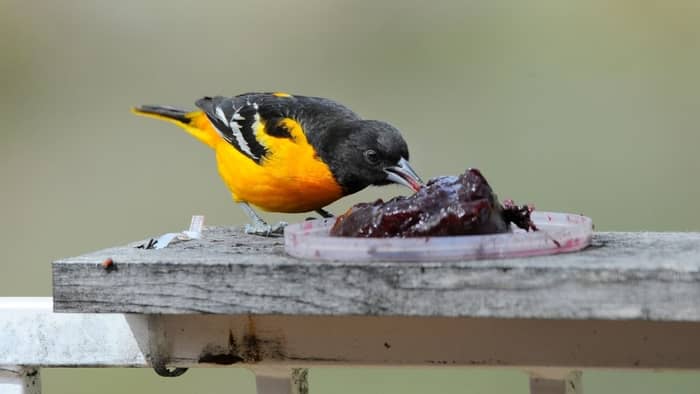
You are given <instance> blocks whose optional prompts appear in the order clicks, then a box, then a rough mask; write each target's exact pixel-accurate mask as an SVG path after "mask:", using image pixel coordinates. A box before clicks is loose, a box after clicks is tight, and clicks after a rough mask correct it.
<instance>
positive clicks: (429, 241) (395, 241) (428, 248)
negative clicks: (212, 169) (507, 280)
mask: <svg viewBox="0 0 700 394" xmlns="http://www.w3.org/2000/svg"><path fill="white" fill-rule="evenodd" d="M532 221H533V222H534V223H535V225H537V227H538V228H539V229H540V231H531V232H526V231H524V230H520V229H516V230H513V231H512V232H510V233H503V234H492V235H461V236H448V237H416V238H353V237H332V236H330V234H329V231H330V228H331V227H332V226H333V223H334V222H335V219H334V218H330V219H323V220H309V221H306V222H302V223H297V224H291V225H289V226H287V227H286V228H285V230H284V249H285V251H286V252H287V253H289V254H290V255H292V256H294V257H299V258H305V259H313V260H343V261H447V260H451V261H464V260H482V259H499V258H510V257H525V256H540V255H549V254H557V253H565V252H574V251H577V250H581V249H583V248H585V247H587V246H588V245H590V243H591V237H592V234H593V223H592V221H591V219H590V218H588V217H586V216H583V215H576V214H569V213H557V212H538V211H536V212H533V213H532Z"/></svg>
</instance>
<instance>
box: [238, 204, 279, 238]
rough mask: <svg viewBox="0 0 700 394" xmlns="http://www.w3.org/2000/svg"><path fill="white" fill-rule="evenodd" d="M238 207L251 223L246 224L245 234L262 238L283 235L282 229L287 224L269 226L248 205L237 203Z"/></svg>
mask: <svg viewBox="0 0 700 394" xmlns="http://www.w3.org/2000/svg"><path fill="white" fill-rule="evenodd" d="M238 205H240V206H241V208H243V211H245V213H246V215H248V217H249V218H250V220H251V221H252V222H253V223H252V224H246V226H245V230H244V231H245V233H246V234H253V235H262V236H264V237H277V236H280V235H282V234H284V228H285V227H286V226H287V223H285V222H279V223H277V224H275V225H274V226H270V225H269V224H267V223H266V222H265V221H264V220H263V218H261V217H260V215H258V214H257V213H256V212H255V210H253V208H251V207H250V205H248V203H245V202H241V203H238Z"/></svg>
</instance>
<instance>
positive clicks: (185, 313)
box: [0, 228, 700, 394]
mask: <svg viewBox="0 0 700 394" xmlns="http://www.w3.org/2000/svg"><path fill="white" fill-rule="evenodd" d="M144 243H146V244H147V242H139V243H135V244H132V245H127V246H124V247H118V248H112V249H106V250H103V251H99V252H94V253H90V254H87V255H84V256H80V257H75V258H69V259H64V260H59V261H56V262H54V264H53V274H54V298H53V299H50V298H0V365H4V367H1V368H0V371H1V372H0V393H3V394H4V393H38V392H39V387H40V381H39V369H40V368H45V367H94V366H123V367H149V368H154V369H155V370H156V371H157V372H158V373H159V374H161V375H171V376H176V375H179V374H181V373H183V372H184V371H185V370H186V368H191V367H204V366H240V367H245V368H249V369H251V370H252V371H253V372H254V373H255V374H256V382H257V387H258V392H259V393H265V394H269V393H290V392H292V393H304V392H308V389H309V388H308V381H307V379H306V376H307V369H308V368H315V367H323V366H412V367H424V368H445V367H462V368H469V367H479V368H483V367H497V368H510V369H513V368H515V369H520V370H524V371H526V372H528V373H529V374H530V376H531V379H530V387H531V392H533V393H581V392H582V384H581V380H582V371H583V372H585V370H586V369H600V368H604V369H617V368H620V369H648V370H659V369H700V340H698V339H699V336H700V334H699V333H700V303H698V300H700V233H598V234H596V235H595V236H594V239H593V245H592V246H591V247H590V248H588V249H586V250H585V251H582V252H579V253H572V254H565V255H558V256H549V257H536V258H524V259H508V260H491V261H472V262H426V263H348V262H317V261H301V260H298V259H294V258H290V257H288V256H286V255H285V254H284V252H283V249H282V243H281V240H280V239H265V238H260V237H253V236H247V235H244V234H241V233H240V232H239V231H238V230H236V229H232V228H212V229H208V230H206V231H205V232H204V237H203V238H202V239H200V240H190V241H185V242H180V243H176V244H173V245H171V246H169V247H167V248H165V249H159V250H152V249H147V248H142V247H139V246H141V245H143V244H144ZM311 390H312V391H313V388H311Z"/></svg>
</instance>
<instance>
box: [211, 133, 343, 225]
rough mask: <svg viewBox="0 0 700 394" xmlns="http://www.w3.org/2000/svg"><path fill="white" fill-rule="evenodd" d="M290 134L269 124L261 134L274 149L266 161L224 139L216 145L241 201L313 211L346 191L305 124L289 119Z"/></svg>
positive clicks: (223, 174) (223, 175)
mask: <svg viewBox="0 0 700 394" xmlns="http://www.w3.org/2000/svg"><path fill="white" fill-rule="evenodd" d="M285 122H286V124H285V125H286V126H287V129H288V130H289V131H290V134H291V135H292V137H293V138H292V139H290V138H278V137H272V136H269V135H267V133H265V130H264V126H262V125H261V126H260V127H259V129H258V130H256V137H257V139H258V141H260V142H261V143H262V144H263V145H264V146H266V147H267V149H268V151H269V152H270V154H269V155H268V156H267V158H265V159H263V161H262V162H261V164H257V163H255V162H254V161H253V160H251V159H250V158H248V157H247V156H245V155H244V154H242V153H240V152H239V151H238V150H236V148H235V147H233V146H232V145H230V144H228V143H226V142H224V141H222V142H221V143H219V144H217V146H216V148H215V149H216V160H217V164H218V168H219V174H220V175H221V178H222V179H223V180H224V182H225V183H226V185H227V186H228V188H229V190H231V193H232V195H233V199H234V200H235V201H237V202H248V203H250V204H253V205H255V206H257V207H260V208H262V209H264V210H266V211H272V212H287V213H295V212H308V211H313V210H315V209H319V208H323V207H324V206H326V205H328V204H330V203H332V202H333V201H335V200H337V199H339V198H340V197H342V196H343V191H342V189H341V187H340V186H339V185H338V183H337V182H336V181H335V179H334V178H333V174H332V173H331V171H330V169H329V168H328V166H327V165H326V164H325V163H323V162H322V161H321V160H320V159H319V158H318V157H317V156H316V153H315V150H314V149H313V147H312V146H311V145H310V144H309V143H308V141H307V140H306V136H305V135H304V133H303V131H302V129H301V127H300V126H299V124H298V123H296V122H294V121H293V120H291V119H287V120H285Z"/></svg>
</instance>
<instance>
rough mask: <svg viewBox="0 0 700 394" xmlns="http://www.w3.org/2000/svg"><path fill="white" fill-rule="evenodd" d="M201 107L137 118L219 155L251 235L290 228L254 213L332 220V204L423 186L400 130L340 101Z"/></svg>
mask: <svg viewBox="0 0 700 394" xmlns="http://www.w3.org/2000/svg"><path fill="white" fill-rule="evenodd" d="M195 106H196V107H197V108H198V109H197V110H184V109H179V108H176V107H172V106H164V105H142V106H136V107H134V108H132V112H134V113H135V114H137V115H142V116H146V117H151V118H155V119H159V120H164V121H167V122H170V123H173V124H175V125H177V126H179V127H181V128H182V129H184V130H185V131H186V132H187V133H189V134H190V135H192V136H193V137H194V138H196V139H197V140H199V141H200V142H202V143H204V144H205V145H207V146H209V147H210V148H211V149H213V150H214V152H215V156H216V163H217V168H218V171H219V175H220V176H221V178H222V180H223V182H224V183H225V184H226V186H227V187H228V189H229V191H230V192H231V196H232V198H233V200H234V202H236V203H238V204H239V205H240V206H241V207H242V208H243V210H244V211H245V213H246V214H247V215H248V217H249V218H250V220H251V222H252V223H251V224H249V225H247V226H246V228H245V232H246V233H249V234H257V235H267V236H271V235H275V234H276V235H281V234H282V233H283V228H284V225H285V223H280V224H277V225H274V226H271V225H269V224H267V222H265V220H263V218H262V217H261V216H260V215H259V214H258V213H257V212H256V211H255V209H254V208H253V207H252V206H255V207H256V208H259V209H262V210H264V211H268V212H280V213H302V212H311V211H315V212H317V213H318V214H319V215H321V216H322V217H332V214H330V213H329V212H328V211H326V210H325V209H324V207H325V206H326V205H328V204H330V203H332V202H334V201H336V200H338V199H340V198H342V197H344V196H347V195H350V194H353V193H356V192H358V191H360V190H362V189H364V188H366V187H368V186H370V185H376V186H383V185H388V184H392V183H393V184H400V185H404V186H406V187H408V188H410V189H412V190H413V191H418V190H420V188H421V186H422V185H423V181H422V180H421V178H420V177H419V176H418V175H417V174H416V172H415V171H414V170H413V168H411V166H410V164H409V161H408V160H409V152H408V145H407V143H406V141H405V140H404V138H403V136H402V135H401V133H400V132H399V130H398V129H396V128H395V127H394V126H392V125H390V124H389V123H387V122H384V121H379V120H366V119H363V118H361V117H360V116H359V115H358V114H356V113H355V112H353V111H352V110H350V109H349V108H348V107H346V106H344V105H342V104H340V103H338V102H336V101H334V100H331V99H327V98H322V97H312V96H303V95H294V94H289V93H284V92H267V93H259V92H252V93H244V94H240V95H236V96H233V97H224V96H214V97H203V98H201V99H199V100H197V101H196V102H195ZM251 205H252V206H251Z"/></svg>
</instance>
